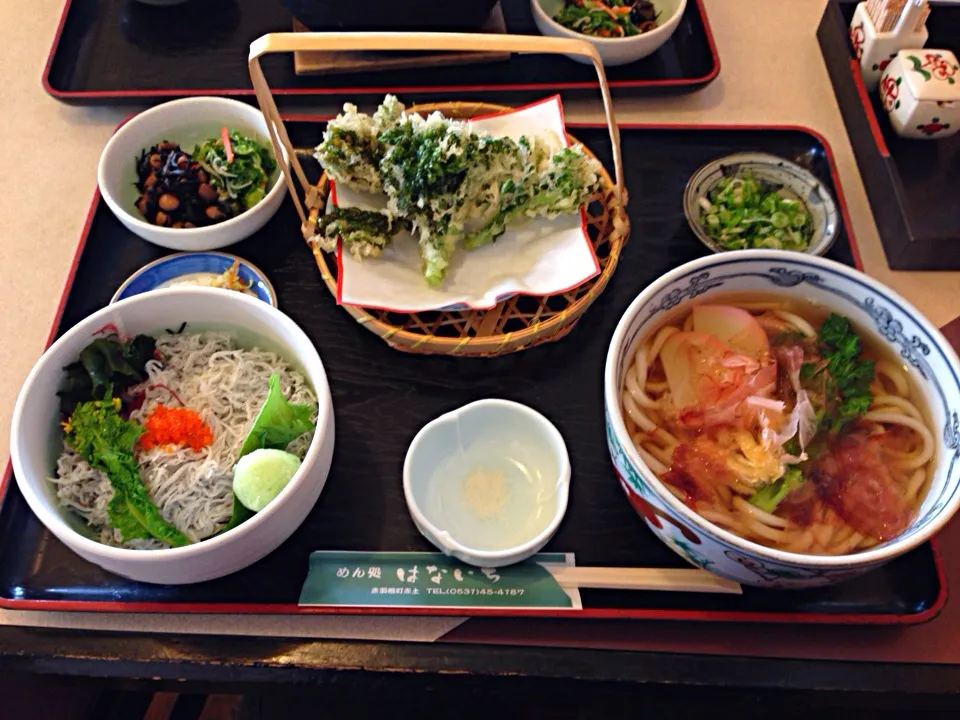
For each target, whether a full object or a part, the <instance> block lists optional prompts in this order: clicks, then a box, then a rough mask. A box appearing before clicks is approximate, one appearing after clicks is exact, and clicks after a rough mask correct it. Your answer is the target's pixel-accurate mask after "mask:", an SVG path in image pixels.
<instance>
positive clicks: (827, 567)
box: [604, 250, 960, 588]
mask: <svg viewBox="0 0 960 720" xmlns="http://www.w3.org/2000/svg"><path fill="white" fill-rule="evenodd" d="M730 293H756V294H763V295H767V296H770V297H774V298H776V297H780V298H789V299H793V300H795V301H798V302H805V303H813V304H814V305H817V306H820V307H821V308H823V309H824V310H826V311H829V312H834V313H838V314H840V315H843V316H845V317H847V318H848V319H849V320H850V322H851V323H852V324H853V326H854V327H855V328H856V329H857V330H859V331H860V333H861V335H862V336H864V337H865V338H866V339H867V341H868V342H872V343H874V344H876V345H877V346H878V347H879V348H881V349H883V350H886V351H888V352H889V355H890V357H891V358H895V357H898V358H899V359H900V361H901V362H902V364H903V365H904V367H905V368H906V369H907V371H908V373H909V376H910V379H911V380H912V381H913V384H914V385H915V387H916V392H917V393H918V395H919V396H920V398H921V400H922V404H923V405H925V406H926V410H927V411H928V415H929V417H928V420H929V427H930V429H931V431H932V434H933V436H934V438H935V441H936V450H935V454H934V459H933V460H932V463H933V465H932V479H931V480H930V481H929V489H928V490H927V492H926V495H925V496H924V498H923V500H922V501H921V504H920V507H919V511H918V512H917V514H916V517H915V518H914V519H913V520H912V522H911V523H910V524H909V526H908V527H907V529H906V530H905V531H904V532H902V533H900V534H899V535H897V536H896V537H894V538H893V539H890V540H888V541H886V542H883V543H880V544H878V545H876V546H874V547H871V548H868V549H866V550H863V551H860V552H857V553H851V554H845V555H811V554H801V553H793V552H786V551H783V550H777V549H773V548H770V547H766V546H764V545H760V544H758V543H755V542H751V541H748V540H745V539H743V538H741V537H740V536H738V535H736V534H734V533H732V532H729V531H727V530H725V529H723V528H721V527H719V526H718V525H716V524H714V523H711V522H709V521H707V520H706V519H704V518H703V517H702V516H701V515H699V514H698V513H697V512H695V511H694V510H693V509H691V508H690V507H689V506H688V505H687V504H686V503H684V502H683V501H681V500H679V499H678V498H677V496H675V495H674V494H673V493H672V492H670V490H669V489H668V488H667V487H666V486H665V484H664V483H663V482H662V481H661V480H660V479H658V477H657V476H656V474H655V473H654V472H653V471H652V470H651V468H650V466H649V465H648V464H647V463H646V462H644V460H643V459H642V458H641V456H640V454H639V453H638V451H637V449H636V447H635V446H634V443H633V441H632V439H631V437H630V435H629V432H628V430H627V426H626V423H625V420H624V415H623V412H622V410H621V393H622V391H623V390H622V389H623V384H624V380H625V373H626V371H627V369H628V367H629V366H630V365H631V363H632V358H633V357H634V353H635V349H636V347H637V345H638V343H639V342H641V341H643V340H645V339H647V338H648V336H649V335H650V334H651V333H652V332H654V331H655V330H657V329H659V328H660V327H661V326H662V324H663V323H664V322H665V321H666V320H667V316H668V315H670V316H679V315H681V314H683V312H684V310H690V309H691V308H692V307H693V306H694V305H697V304H703V303H704V302H706V303H709V302H710V301H711V299H716V298H717V297H721V298H722V297H723V296H725V295H729V294H730ZM604 403H605V408H606V428H607V442H608V446H609V450H610V455H611V458H612V460H613V464H614V467H615V469H616V472H617V475H618V477H619V480H620V484H621V485H622V487H623V490H624V492H626V494H627V496H628V498H629V500H630V502H631V504H632V505H633V506H634V508H635V509H636V510H637V512H638V513H639V514H640V515H641V516H642V517H643V519H644V521H645V522H646V523H647V526H648V527H649V528H650V529H651V530H652V531H653V533H654V534H655V535H656V536H657V537H658V538H660V539H661V540H662V541H663V542H664V543H665V544H666V545H668V546H669V547H670V548H671V549H673V550H674V551H675V552H676V553H677V554H679V555H680V556H681V557H683V558H685V559H686V560H688V561H689V562H691V563H692V564H694V565H697V566H699V567H701V568H704V569H707V570H710V571H711V572H715V573H717V574H718V575H721V576H723V577H726V578H729V579H731V580H735V581H736V582H739V583H743V584H747V585H755V586H760V587H768V588H804V587H815V586H819V585H827V584H831V583H836V582H840V581H842V580H845V579H848V578H852V577H855V576H857V575H860V574H862V573H864V572H866V571H867V570H870V569H872V568H876V567H879V566H880V565H882V564H884V563H887V562H889V561H890V560H893V559H894V558H896V557H898V556H900V555H903V554H904V553H906V552H908V551H909V550H911V549H913V548H915V547H917V546H918V545H920V544H921V543H923V542H925V541H926V540H928V539H929V538H930V537H932V536H933V535H935V534H936V533H937V532H938V531H939V530H940V528H942V527H943V526H944V525H945V524H946V523H947V522H948V521H949V520H950V518H951V517H952V516H953V515H954V513H955V512H956V511H957V508H958V506H960V460H958V458H960V427H958V424H957V422H958V421H957V413H958V410H960V360H958V358H957V354H956V353H955V352H954V350H953V349H952V348H951V347H950V344H949V343H948V342H947V340H946V339H945V338H944V337H943V335H941V334H940V332H939V331H938V330H937V329H936V328H935V327H933V326H932V325H931V324H930V323H929V322H928V321H927V320H926V319H925V318H924V317H923V315H922V314H921V313H920V312H919V311H918V310H917V309H916V308H914V307H912V306H911V305H910V304H909V303H907V302H906V301H905V300H904V299H903V298H901V297H900V296H899V295H897V294H896V293H894V292H893V291H891V290H889V289H888V288H886V287H885V286H884V285H882V284H881V283H879V282H877V281H876V280H874V279H872V278H870V277H868V276H866V275H864V274H862V273H860V272H858V271H856V270H854V269H852V268H849V267H846V266H845V265H841V264H838V263H835V262H832V261H829V260H824V259H822V258H817V257H809V256H806V255H803V254H800V253H793V252H785V251H777V250H774V251H768V250H742V251H732V252H728V253H723V254H718V255H710V256H707V257H704V258H700V259H699V260H695V261H693V262H690V263H687V264H686V265H683V266H681V267H679V268H676V269H675V270H672V271H671V272H669V273H667V274H665V275H663V276H662V277H661V278H659V279H658V280H656V281H655V282H653V283H652V284H651V285H649V286H648V287H647V288H646V289H644V290H643V291H642V292H641V293H640V295H638V296H637V298H636V299H635V300H634V301H633V303H631V305H630V307H629V308H628V309H627V311H626V312H625V313H624V315H623V317H622V318H621V320H620V322H619V324H618V326H617V329H616V331H615V333H614V336H613V339H612V341H611V344H610V349H609V352H608V354H607V362H606V368H605V374H604Z"/></svg>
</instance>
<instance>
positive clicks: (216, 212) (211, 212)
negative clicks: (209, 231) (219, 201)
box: [204, 205, 226, 220]
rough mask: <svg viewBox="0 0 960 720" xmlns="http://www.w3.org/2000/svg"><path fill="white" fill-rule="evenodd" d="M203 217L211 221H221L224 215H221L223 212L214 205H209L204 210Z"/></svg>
mask: <svg viewBox="0 0 960 720" xmlns="http://www.w3.org/2000/svg"><path fill="white" fill-rule="evenodd" d="M204 215H206V216H207V217H208V218H210V219H211V220H222V219H223V218H224V217H226V215H224V214H223V211H222V210H221V209H220V208H218V207H217V206H216V205H211V206H210V207H208V208H207V209H206V210H204Z"/></svg>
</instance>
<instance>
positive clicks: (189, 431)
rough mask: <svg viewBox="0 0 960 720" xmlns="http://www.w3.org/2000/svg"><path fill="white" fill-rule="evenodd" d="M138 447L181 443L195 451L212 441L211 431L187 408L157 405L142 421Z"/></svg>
mask: <svg viewBox="0 0 960 720" xmlns="http://www.w3.org/2000/svg"><path fill="white" fill-rule="evenodd" d="M143 427H144V430H145V431H146V432H144V433H143V435H141V436H140V447H142V448H143V449H144V450H150V449H152V448H155V447H157V446H158V445H183V446H188V447H190V449H192V450H194V451H197V450H200V449H201V448H203V447H206V446H207V445H209V444H210V443H212V442H213V433H212V432H211V431H210V428H209V427H207V424H206V423H205V422H203V419H202V418H201V417H200V416H199V415H197V413H195V412H194V411H193V410H188V409H187V408H168V407H166V406H165V405H157V406H156V407H155V408H154V409H153V412H151V413H150V415H149V416H148V417H147V420H146V422H144V423H143Z"/></svg>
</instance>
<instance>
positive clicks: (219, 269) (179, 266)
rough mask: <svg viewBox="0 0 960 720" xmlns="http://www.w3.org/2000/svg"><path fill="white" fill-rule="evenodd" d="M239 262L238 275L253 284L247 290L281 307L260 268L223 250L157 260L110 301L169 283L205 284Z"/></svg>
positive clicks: (201, 285) (179, 285)
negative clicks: (222, 251)
mask: <svg viewBox="0 0 960 720" xmlns="http://www.w3.org/2000/svg"><path fill="white" fill-rule="evenodd" d="M235 262H236V263H239V266H238V267H237V277H238V278H239V280H240V282H242V283H243V284H244V285H248V286H249V289H248V290H246V291H245V294H246V295H252V296H253V297H256V298H259V299H260V300H263V302H265V303H268V304H270V305H273V306H274V307H277V293H276V292H275V291H274V289H273V285H271V284H270V281H269V280H267V276H266V275H264V274H263V271H262V270H260V268H258V267H257V266H256V265H254V264H252V263H250V262H247V261H246V260H244V259H243V258H239V257H237V256H236V255H230V254H229V253H220V252H204V253H176V254H174V255H168V256H167V257H162V258H160V259H159V260H154V261H153V262H152V263H150V264H148V265H144V266H143V267H142V268H140V269H139V270H137V272H135V273H134V274H133V275H131V276H130V277H129V278H128V279H127V281H126V282H125V283H123V285H121V286H120V289H119V290H117V292H116V294H114V296H113V299H112V300H110V302H112V303H115V302H118V301H120V300H126V299H127V298H128V297H133V296H134V295H140V294H141V293H145V292H150V291H151V290H160V289H163V288H168V287H183V286H188V285H197V286H200V287H203V286H205V285H206V284H207V282H208V281H210V280H212V279H214V278H216V277H217V276H219V275H223V273H225V272H226V271H227V270H229V269H230V268H231V267H233V264H234V263H235Z"/></svg>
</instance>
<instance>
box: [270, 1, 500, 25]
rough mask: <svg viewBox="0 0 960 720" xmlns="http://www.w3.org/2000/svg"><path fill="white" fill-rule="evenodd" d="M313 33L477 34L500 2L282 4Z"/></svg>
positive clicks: (315, 2)
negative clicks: (392, 31) (408, 32)
mask: <svg viewBox="0 0 960 720" xmlns="http://www.w3.org/2000/svg"><path fill="white" fill-rule="evenodd" d="M280 2H281V3H282V4H283V6H284V7H286V8H287V9H288V10H289V11H290V12H291V13H293V16H294V17H295V18H297V20H299V21H300V22H302V23H303V24H304V25H306V26H307V27H308V28H310V29H311V30H318V31H322V30H348V31H351V30H357V31H362V30H371V31H377V30H379V31H390V30H402V31H425V32H426V31H429V32H444V31H446V32H457V31H469V30H476V29H478V28H479V27H481V26H482V25H483V23H484V22H485V21H486V19H487V18H488V17H489V16H490V12H491V11H492V10H493V8H494V6H495V5H496V4H497V0H363V1H362V2H357V1H356V0H347V1H346V2H344V0H280Z"/></svg>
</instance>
